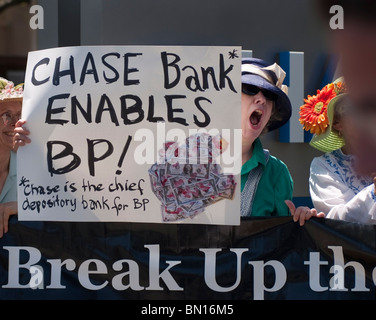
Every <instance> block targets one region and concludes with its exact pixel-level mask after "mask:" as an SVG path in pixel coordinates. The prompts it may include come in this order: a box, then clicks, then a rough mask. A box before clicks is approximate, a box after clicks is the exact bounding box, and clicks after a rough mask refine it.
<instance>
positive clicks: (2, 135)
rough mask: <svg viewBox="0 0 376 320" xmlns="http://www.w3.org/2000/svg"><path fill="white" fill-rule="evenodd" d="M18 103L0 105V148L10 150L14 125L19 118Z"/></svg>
mask: <svg viewBox="0 0 376 320" xmlns="http://www.w3.org/2000/svg"><path fill="white" fill-rule="evenodd" d="M21 107H22V103H21V102H20V101H11V102H1V103H0V146H1V147H6V148H8V149H12V146H13V136H14V125H15V124H16V122H17V121H18V120H19V119H20V117H21Z"/></svg>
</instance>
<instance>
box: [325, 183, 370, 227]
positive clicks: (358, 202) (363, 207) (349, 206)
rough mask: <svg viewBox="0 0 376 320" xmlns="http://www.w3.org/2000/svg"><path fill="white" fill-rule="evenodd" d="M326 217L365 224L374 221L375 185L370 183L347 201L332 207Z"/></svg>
mask: <svg viewBox="0 0 376 320" xmlns="http://www.w3.org/2000/svg"><path fill="white" fill-rule="evenodd" d="M327 217H328V218H330V219H338V220H345V221H350V222H359V223H365V224H372V223H376V196H375V186H374V185H373V184H372V185H370V186H368V187H366V188H364V189H363V190H362V191H360V192H359V193H358V194H357V195H356V196H354V197H353V198H352V199H351V200H350V201H349V202H347V203H344V204H341V205H338V206H335V207H333V208H332V209H331V210H330V211H329V213H328V215H327Z"/></svg>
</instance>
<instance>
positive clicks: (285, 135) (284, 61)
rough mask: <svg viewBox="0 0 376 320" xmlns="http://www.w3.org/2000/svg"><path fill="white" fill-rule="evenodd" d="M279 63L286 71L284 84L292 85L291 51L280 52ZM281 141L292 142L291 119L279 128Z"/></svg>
mask: <svg viewBox="0 0 376 320" xmlns="http://www.w3.org/2000/svg"><path fill="white" fill-rule="evenodd" d="M279 65H280V66H281V68H282V69H283V70H284V71H285V72H286V77H285V80H284V81H283V84H285V85H287V86H289V85H290V52H289V51H283V52H280V53H279ZM279 141H280V142H290V121H288V122H287V123H286V124H284V125H283V126H282V127H280V128H279Z"/></svg>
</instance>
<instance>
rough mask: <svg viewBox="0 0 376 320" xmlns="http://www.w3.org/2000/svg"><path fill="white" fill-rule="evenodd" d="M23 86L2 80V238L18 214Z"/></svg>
mask: <svg viewBox="0 0 376 320" xmlns="http://www.w3.org/2000/svg"><path fill="white" fill-rule="evenodd" d="M22 98H23V87H22V85H18V86H14V84H13V82H11V81H8V80H7V79H4V78H0V131H1V132H0V133H1V134H0V238H1V237H3V235H4V233H6V232H8V222H9V217H10V216H11V215H15V214H17V173H16V165H17V163H16V153H15V151H14V149H13V143H14V142H13V138H14V128H15V123H16V122H17V121H18V120H19V119H20V117H21V108H22Z"/></svg>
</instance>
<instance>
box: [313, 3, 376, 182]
mask: <svg viewBox="0 0 376 320" xmlns="http://www.w3.org/2000/svg"><path fill="white" fill-rule="evenodd" d="M318 3H319V8H320V9H321V11H322V14H323V17H324V19H325V20H327V21H328V22H329V20H330V18H331V15H330V13H329V10H330V8H331V7H332V6H334V5H339V6H341V7H342V9H343V13H344V28H343V29H336V30H332V31H331V32H330V41H329V43H331V44H332V48H331V50H333V52H334V53H336V54H337V55H338V56H339V58H340V68H341V73H342V74H343V76H344V77H345V79H346V83H347V86H348V89H349V95H350V98H351V100H352V102H353V103H352V105H353V107H354V109H355V111H354V118H355V120H356V121H357V123H358V127H357V130H358V138H357V140H358V141H357V143H356V144H355V148H354V150H353V152H354V154H356V167H357V171H358V172H359V174H363V175H370V174H372V173H373V172H376V129H375V127H376V76H375V75H376V18H375V17H376V1H374V0H320V1H319V2H318ZM328 29H329V27H328ZM329 30H331V29H329Z"/></svg>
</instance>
